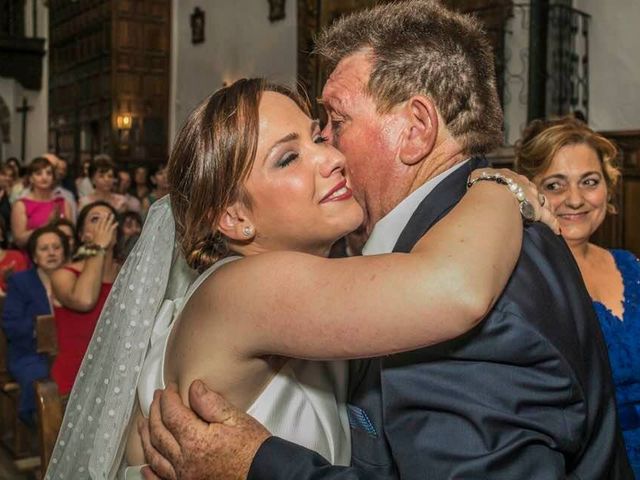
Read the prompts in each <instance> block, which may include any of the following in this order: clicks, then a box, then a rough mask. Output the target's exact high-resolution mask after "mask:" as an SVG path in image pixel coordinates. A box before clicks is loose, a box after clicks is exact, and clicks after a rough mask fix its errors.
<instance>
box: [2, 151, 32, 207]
mask: <svg viewBox="0 0 640 480" xmlns="http://www.w3.org/2000/svg"><path fill="white" fill-rule="evenodd" d="M5 165H7V166H9V167H10V168H12V169H13V171H14V174H13V175H12V178H13V181H12V182H11V188H10V189H9V193H10V195H9V201H10V202H11V203H12V204H13V203H14V202H15V201H16V200H17V199H18V198H19V197H20V196H21V195H22V191H23V190H24V189H25V188H27V187H28V186H29V179H28V177H27V174H26V169H25V168H24V167H22V166H21V165H20V162H19V161H18V159H17V158H16V157H10V158H9V159H7V162H6V163H5Z"/></svg>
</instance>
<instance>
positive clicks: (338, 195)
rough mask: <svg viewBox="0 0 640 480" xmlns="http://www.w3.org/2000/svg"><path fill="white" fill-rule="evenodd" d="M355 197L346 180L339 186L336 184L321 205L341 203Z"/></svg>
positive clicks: (321, 201) (323, 198)
mask: <svg viewBox="0 0 640 480" xmlns="http://www.w3.org/2000/svg"><path fill="white" fill-rule="evenodd" d="M352 196H353V192H352V191H351V189H350V188H349V187H347V179H346V178H345V179H344V180H342V181H341V182H339V183H338V184H336V185H335V186H334V187H333V188H332V189H331V190H329V191H328V192H327V194H326V195H325V196H324V197H322V199H321V200H320V203H328V202H339V201H342V200H347V199H349V198H351V197H352Z"/></svg>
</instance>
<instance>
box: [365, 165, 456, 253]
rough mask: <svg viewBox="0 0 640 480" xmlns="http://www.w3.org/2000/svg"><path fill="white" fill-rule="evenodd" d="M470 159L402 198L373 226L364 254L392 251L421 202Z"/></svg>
mask: <svg viewBox="0 0 640 480" xmlns="http://www.w3.org/2000/svg"><path fill="white" fill-rule="evenodd" d="M467 161H468V160H465V161H464V162H460V163H458V164H457V165H454V166H453V167H451V168H449V169H448V170H445V171H444V172H442V173H441V174H439V175H436V176H435V177H433V178H432V179H430V180H428V181H426V182H425V183H424V184H423V185H421V186H420V187H419V188H418V189H417V190H415V191H414V192H412V193H411V194H410V195H409V196H408V197H407V198H405V199H404V200H402V201H401V202H400V203H399V204H398V205H396V207H395V208H394V209H393V210H391V211H390V212H389V213H387V214H386V215H385V216H384V217H382V218H381V219H380V220H379V221H378V223H376V224H375V226H374V227H373V231H372V232H371V235H370V236H369V240H367V243H365V244H364V247H363V248H362V254H363V255H379V254H381V253H391V252H392V251H393V247H394V246H395V244H396V242H397V241H398V238H400V234H401V233H402V231H403V230H404V227H406V226H407V223H409V220H411V216H412V215H413V214H414V212H415V211H416V209H417V208H418V205H420V202H422V200H424V198H425V197H426V196H427V195H429V194H430V193H431V192H432V191H433V189H434V188H436V186H437V185H438V184H439V183H440V182H442V180H444V179H445V178H447V177H448V176H449V175H451V174H452V173H453V172H455V171H456V170H458V169H459V168H460V167H461V166H462V165H464V164H465V163H467Z"/></svg>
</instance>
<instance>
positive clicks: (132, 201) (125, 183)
mask: <svg viewBox="0 0 640 480" xmlns="http://www.w3.org/2000/svg"><path fill="white" fill-rule="evenodd" d="M117 191H118V193H119V194H121V195H124V198H125V201H126V204H127V210H130V211H132V212H140V210H141V209H142V206H141V205H140V200H138V197H136V196H135V195H134V194H133V193H131V174H130V173H129V171H128V170H118V188H117Z"/></svg>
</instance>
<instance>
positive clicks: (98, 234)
mask: <svg viewBox="0 0 640 480" xmlns="http://www.w3.org/2000/svg"><path fill="white" fill-rule="evenodd" d="M116 215H117V214H116V211H115V210H114V209H113V207H112V206H111V205H109V204H108V203H106V202H94V203H91V204H89V205H87V206H85V207H84V208H83V209H82V210H81V211H80V214H79V215H78V226H77V236H78V239H77V240H78V244H79V245H80V248H78V251H77V253H76V256H75V257H74V259H73V261H72V262H71V263H69V264H67V265H65V266H64V267H62V268H60V269H59V270H58V271H56V272H55V273H54V274H53V276H52V287H53V293H54V297H55V299H56V301H57V303H56V304H55V305H54V311H55V318H56V328H57V333H58V347H59V353H58V356H57V357H56V359H55V361H54V363H53V367H52V369H51V376H52V377H53V379H54V380H55V381H56V383H57V384H58V388H59V389H60V394H62V395H65V394H67V393H69V391H70V390H71V387H72V386H73V382H74V380H75V378H76V374H77V373H78V369H79V368H80V363H81V362H82V357H83V356H84V352H85V350H86V349H87V345H88V344H89V340H91V335H92V334H93V329H94V327H95V325H96V322H97V320H98V317H99V315H100V312H101V311H102V306H103V305H104V302H105V300H106V299H107V296H108V295H109V292H110V290H111V285H112V284H113V281H114V280H115V278H116V276H117V275H118V271H119V270H120V262H119V260H118V258H116V255H115V254H114V247H115V245H116V227H117V225H118V224H117V222H116Z"/></svg>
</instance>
